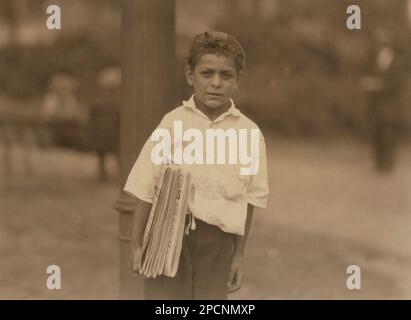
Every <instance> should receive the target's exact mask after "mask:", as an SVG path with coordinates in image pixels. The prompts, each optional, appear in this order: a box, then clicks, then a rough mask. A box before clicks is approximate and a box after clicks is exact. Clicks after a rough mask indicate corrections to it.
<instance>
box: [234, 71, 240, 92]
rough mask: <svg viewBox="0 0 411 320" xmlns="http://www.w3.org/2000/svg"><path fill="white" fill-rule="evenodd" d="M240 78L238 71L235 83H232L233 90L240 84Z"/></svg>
mask: <svg viewBox="0 0 411 320" xmlns="http://www.w3.org/2000/svg"><path fill="white" fill-rule="evenodd" d="M240 78H241V73H239V74H238V75H237V79H236V81H235V84H234V90H237V89H238V86H239V84H240Z"/></svg>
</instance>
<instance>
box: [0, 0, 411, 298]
mask: <svg viewBox="0 0 411 320" xmlns="http://www.w3.org/2000/svg"><path fill="white" fill-rule="evenodd" d="M53 4H57V5H59V6H60V7H61V11H62V29H61V30H48V29H47V28H46V19H47V13H46V8H47V6H48V5H49V1H46V0H36V1H28V0H0V257H1V261H2V262H1V266H0V298H1V299H45V298H51V299H61V298H63V299H107V298H109V299H111V298H113V299H117V298H118V296H119V292H118V287H119V276H118V273H119V271H118V270H119V264H120V261H119V256H120V255H119V248H118V242H119V240H118V238H117V233H118V232H117V229H118V217H117V216H118V212H116V210H114V208H113V204H114V203H115V202H116V200H117V198H118V194H119V190H120V188H121V177H120V176H121V174H120V169H119V159H118V154H119V141H120V138H121V135H120V130H119V128H120V118H121V117H120V107H121V104H122V103H123V100H122V99H123V98H124V97H123V94H122V92H123V91H122V81H123V74H124V72H122V67H121V66H122V59H123V58H124V50H125V48H124V45H123V42H122V39H123V38H122V37H123V36H124V32H125V30H124V27H123V23H122V8H123V6H122V5H123V4H122V1H121V0H70V1H67V0H66V1H64V0H56V1H53ZM350 4H357V5H359V6H360V8H361V13H362V16H361V17H362V18H361V22H362V29H361V30H352V31H350V30H348V29H347V27H346V19H347V17H348V15H347V13H346V9H347V7H348V6H349V5H350ZM205 30H220V31H224V32H228V33H230V34H232V35H234V36H235V37H236V38H237V39H238V40H239V41H240V42H241V43H242V44H243V46H244V48H245V50H246V53H247V66H246V72H245V73H244V75H243V77H242V79H241V83H240V90H239V91H238V93H237V94H236V96H235V101H236V105H237V106H238V108H239V109H241V110H242V111H243V112H244V113H245V114H246V115H247V116H249V117H250V118H251V119H253V120H254V121H256V122H257V123H258V124H259V125H260V127H261V128H262V131H263V133H264V135H265V137H266V141H267V147H268V166H269V183H270V191H271V194H270V199H269V205H268V208H267V209H265V210H257V212H256V214H255V218H254V224H253V227H252V230H251V234H250V237H249V242H248V250H247V253H246V278H245V281H244V285H243V288H242V289H241V290H240V291H239V292H236V293H234V294H232V295H231V298H233V299H319V298H323V299H324V298H326V299H327V298H328V299H347V298H350V299H410V298H411V271H410V270H411V252H410V249H411V232H410V231H411V200H410V197H409V194H410V191H411V139H410V138H411V110H410V108H409V104H410V102H411V81H410V80H411V58H410V57H411V55H410V53H411V41H410V40H411V39H410V32H411V1H407V0H390V1H388V0H361V1H355V3H352V1H342V0H333V1H330V0H287V1H286V0H226V1H218V0H209V1H207V2H204V1H200V0H195V1H193V0H176V1H175V55H176V59H175V61H176V63H175V66H173V68H175V79H174V81H173V89H174V90H173V92H174V95H173V99H172V101H170V104H169V109H171V108H173V107H176V106H178V105H180V103H181V101H182V100H184V99H187V98H188V97H189V95H190V94H191V93H190V88H189V87H188V86H187V85H186V83H185V79H184V66H185V63H186V56H187V53H188V49H189V46H190V42H191V40H192V38H193V36H194V35H195V34H197V33H200V32H202V31H205ZM52 264H54V265H59V266H60V268H61V270H62V289H61V290H48V289H47V288H46V285H45V282H46V279H47V276H48V275H47V274H46V268H47V266H49V265H52ZM349 265H358V266H360V267H361V271H362V289H361V290H348V289H347V287H346V279H347V276H348V275H347V274H346V269H347V267H348V266H349Z"/></svg>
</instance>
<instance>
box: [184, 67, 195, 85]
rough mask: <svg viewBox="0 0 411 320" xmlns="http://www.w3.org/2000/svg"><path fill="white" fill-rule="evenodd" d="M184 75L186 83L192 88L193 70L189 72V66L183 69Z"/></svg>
mask: <svg viewBox="0 0 411 320" xmlns="http://www.w3.org/2000/svg"><path fill="white" fill-rule="evenodd" d="M185 71H186V72H185V73H186V80H187V83H188V84H189V85H190V86H192V85H194V73H193V70H191V68H190V66H189V65H186V69H185Z"/></svg>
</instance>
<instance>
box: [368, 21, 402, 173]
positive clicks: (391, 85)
mask: <svg viewBox="0 0 411 320" xmlns="http://www.w3.org/2000/svg"><path fill="white" fill-rule="evenodd" d="M399 60H400V58H399V55H398V52H397V50H396V49H395V47H394V45H393V38H392V34H391V33H390V32H389V31H388V30H386V29H377V30H376V32H375V34H374V39H373V44H372V48H371V54H370V60H369V63H370V65H369V70H368V72H367V73H368V75H367V76H365V77H363V79H362V87H363V88H364V89H365V90H367V91H368V99H369V100H368V115H369V120H370V124H371V143H372V148H373V153H374V159H375V165H376V168H377V170H379V171H381V172H388V171H390V170H392V169H393V167H394V164H395V153H396V149H397V146H398V142H399V137H400V128H401V105H400V95H401V90H402V79H401V76H402V72H403V70H401V69H400V67H399V63H400V61H399Z"/></svg>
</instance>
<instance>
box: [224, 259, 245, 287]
mask: <svg viewBox="0 0 411 320" xmlns="http://www.w3.org/2000/svg"><path fill="white" fill-rule="evenodd" d="M243 269H244V263H243V255H240V254H235V255H233V257H232V258H231V267H230V274H229V277H228V283H227V286H228V292H230V293H231V292H234V291H237V290H239V289H240V288H241V285H242V283H243Z"/></svg>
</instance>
